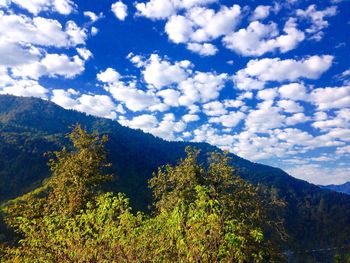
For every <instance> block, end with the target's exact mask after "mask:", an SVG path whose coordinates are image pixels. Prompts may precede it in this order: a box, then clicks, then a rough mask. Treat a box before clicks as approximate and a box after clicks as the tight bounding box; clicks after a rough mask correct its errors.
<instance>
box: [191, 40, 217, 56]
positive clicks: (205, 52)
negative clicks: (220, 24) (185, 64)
mask: <svg viewBox="0 0 350 263" xmlns="http://www.w3.org/2000/svg"><path fill="white" fill-rule="evenodd" d="M187 49H188V50H191V51H193V52H195V53H198V54H199V55H201V56H213V55H215V54H216V53H217V52H218V51H219V50H218V49H217V48H216V47H215V46H214V45H213V44H210V43H203V44H199V43H189V44H188V45H187Z"/></svg>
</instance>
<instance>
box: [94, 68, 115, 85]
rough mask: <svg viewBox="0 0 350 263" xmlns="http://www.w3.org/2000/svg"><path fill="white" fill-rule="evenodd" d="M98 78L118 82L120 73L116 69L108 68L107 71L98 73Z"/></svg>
mask: <svg viewBox="0 0 350 263" xmlns="http://www.w3.org/2000/svg"><path fill="white" fill-rule="evenodd" d="M97 79H98V80H99V81H102V82H105V83H113V82H118V81H119V79H120V74H119V73H118V72H117V71H116V70H115V69H112V68H107V69H106V70H105V71H101V72H100V73H98V74H97Z"/></svg>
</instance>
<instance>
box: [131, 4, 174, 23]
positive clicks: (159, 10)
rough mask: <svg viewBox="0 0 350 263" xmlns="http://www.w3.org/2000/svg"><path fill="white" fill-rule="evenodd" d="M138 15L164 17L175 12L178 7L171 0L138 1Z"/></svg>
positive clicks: (155, 17) (154, 17) (152, 17)
mask: <svg viewBox="0 0 350 263" xmlns="http://www.w3.org/2000/svg"><path fill="white" fill-rule="evenodd" d="M135 7H136V9H137V11H138V13H137V14H138V15H140V16H145V17H147V18H151V19H164V18H167V17H169V16H171V15H172V14H174V13H175V11H176V7H175V5H174V3H173V2H172V1H170V0H150V1H149V2H147V3H136V5H135Z"/></svg>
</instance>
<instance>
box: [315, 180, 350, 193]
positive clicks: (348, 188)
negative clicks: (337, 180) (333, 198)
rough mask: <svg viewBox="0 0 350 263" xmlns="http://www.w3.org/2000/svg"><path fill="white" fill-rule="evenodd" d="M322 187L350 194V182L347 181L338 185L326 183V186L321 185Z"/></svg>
mask: <svg viewBox="0 0 350 263" xmlns="http://www.w3.org/2000/svg"><path fill="white" fill-rule="evenodd" d="M321 188H323V189H329V190H332V191H335V192H338V193H344V194H347V195H350V182H346V183H345V184H340V185H336V184H330V185H324V186H321Z"/></svg>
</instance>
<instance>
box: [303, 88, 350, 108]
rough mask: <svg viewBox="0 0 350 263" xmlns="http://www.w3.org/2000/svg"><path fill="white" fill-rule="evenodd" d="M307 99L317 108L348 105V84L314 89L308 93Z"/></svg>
mask: <svg viewBox="0 0 350 263" xmlns="http://www.w3.org/2000/svg"><path fill="white" fill-rule="evenodd" d="M309 100H310V101H311V102H312V103H313V104H315V105H316V106H317V107H318V109H319V110H329V109H339V108H343V107H350V86H343V87H326V88H318V89H314V90H313V91H312V92H311V94H310V98H309Z"/></svg>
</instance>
